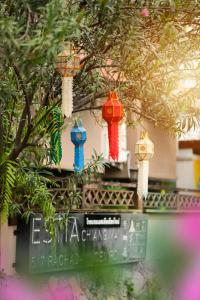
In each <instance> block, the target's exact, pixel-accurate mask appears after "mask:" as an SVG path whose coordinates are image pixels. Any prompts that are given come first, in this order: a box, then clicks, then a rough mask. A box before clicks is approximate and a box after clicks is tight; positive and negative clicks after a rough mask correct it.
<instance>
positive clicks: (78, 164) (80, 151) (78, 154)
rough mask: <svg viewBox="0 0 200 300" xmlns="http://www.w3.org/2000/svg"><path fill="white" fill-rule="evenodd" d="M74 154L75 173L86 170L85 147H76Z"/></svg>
mask: <svg viewBox="0 0 200 300" xmlns="http://www.w3.org/2000/svg"><path fill="white" fill-rule="evenodd" d="M74 151H75V153H74V171H76V172H80V171H82V170H83V168H84V147H83V145H82V144H81V145H75V150H74Z"/></svg>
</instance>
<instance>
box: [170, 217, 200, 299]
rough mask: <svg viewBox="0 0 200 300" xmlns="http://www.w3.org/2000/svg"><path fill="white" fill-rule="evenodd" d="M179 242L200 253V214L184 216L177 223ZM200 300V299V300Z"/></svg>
mask: <svg viewBox="0 0 200 300" xmlns="http://www.w3.org/2000/svg"><path fill="white" fill-rule="evenodd" d="M176 235H177V239H178V241H179V242H180V243H181V244H182V245H183V246H184V247H185V249H189V250H192V251H195V252H199V251H200V214H198V213H193V214H189V215H185V216H182V218H181V219H180V220H177V223H176ZM199 299H200V298H199Z"/></svg>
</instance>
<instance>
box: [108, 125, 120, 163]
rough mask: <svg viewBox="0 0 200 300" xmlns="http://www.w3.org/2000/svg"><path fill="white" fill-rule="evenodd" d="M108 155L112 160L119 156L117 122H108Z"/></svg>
mask: <svg viewBox="0 0 200 300" xmlns="http://www.w3.org/2000/svg"><path fill="white" fill-rule="evenodd" d="M108 139H109V156H110V157H112V159H113V160H118V157H119V127H118V123H117V122H113V123H108Z"/></svg>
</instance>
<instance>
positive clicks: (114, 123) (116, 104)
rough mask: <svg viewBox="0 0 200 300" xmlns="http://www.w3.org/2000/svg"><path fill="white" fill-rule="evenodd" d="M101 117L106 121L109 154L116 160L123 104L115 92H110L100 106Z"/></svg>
mask: <svg viewBox="0 0 200 300" xmlns="http://www.w3.org/2000/svg"><path fill="white" fill-rule="evenodd" d="M102 116H103V119H104V120H105V121H106V122H107V123H108V139H109V156H110V157H112V159H113V160H118V156H119V122H120V121H121V119H122V118H123V116H124V108H123V104H122V103H121V102H120V101H119V100H118V96H117V93H116V92H110V93H109V96H108V100H107V101H106V103H104V105H103V106H102Z"/></svg>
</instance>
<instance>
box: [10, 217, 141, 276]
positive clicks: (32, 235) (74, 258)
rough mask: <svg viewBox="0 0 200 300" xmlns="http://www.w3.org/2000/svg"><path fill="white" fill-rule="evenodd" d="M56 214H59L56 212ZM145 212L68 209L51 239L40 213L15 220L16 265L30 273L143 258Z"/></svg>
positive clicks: (65, 269)
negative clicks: (27, 221) (65, 216)
mask: <svg viewBox="0 0 200 300" xmlns="http://www.w3.org/2000/svg"><path fill="white" fill-rule="evenodd" d="M57 216H58V218H61V217H62V215H61V214H58V215H57ZM146 241H147V216H146V215H143V214H136V213H131V212H125V213H120V214H119V213H104V212H102V213H95V212H94V213H87V214H86V213H70V214H69V216H68V219H67V220H65V222H64V226H62V228H60V226H56V229H55V238H54V240H52V239H51V237H50V235H49V233H48V232H47V231H46V230H45V228H44V220H43V217H42V215H40V214H35V215H34V216H31V217H30V219H29V223H28V224H27V223H25V222H24V221H23V220H20V221H19V222H18V227H17V248H16V269H17V271H19V272H22V271H23V272H28V273H31V274H37V273H46V272H55V271H67V270H72V269H75V268H81V267H86V266H87V267H89V266H90V265H91V264H92V265H94V262H95V263H97V264H108V263H111V264H118V263H130V262H136V261H141V260H143V259H144V258H145V253H146Z"/></svg>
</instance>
